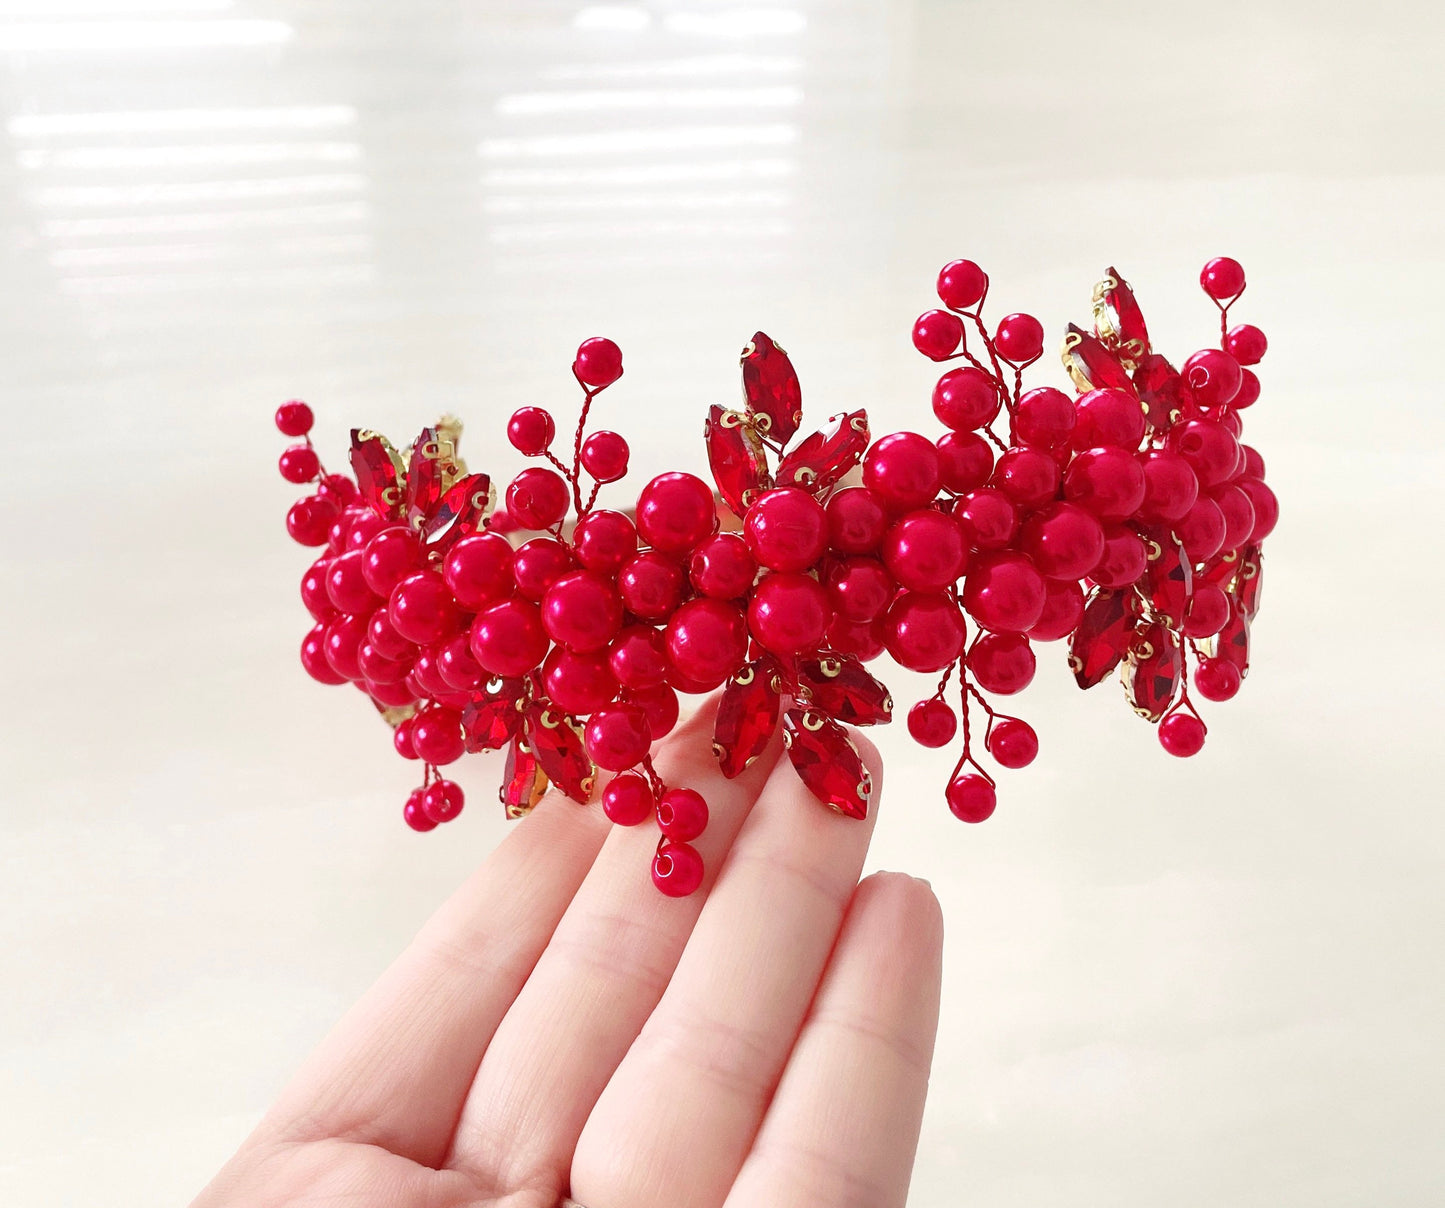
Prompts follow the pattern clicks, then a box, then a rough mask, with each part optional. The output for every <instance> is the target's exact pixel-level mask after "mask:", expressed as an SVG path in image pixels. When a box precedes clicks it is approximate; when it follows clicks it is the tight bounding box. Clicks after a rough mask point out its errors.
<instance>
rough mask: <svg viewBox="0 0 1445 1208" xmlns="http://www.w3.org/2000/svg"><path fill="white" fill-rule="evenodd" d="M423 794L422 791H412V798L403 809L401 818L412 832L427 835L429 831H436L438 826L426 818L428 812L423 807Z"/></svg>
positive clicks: (410, 797) (409, 798)
mask: <svg viewBox="0 0 1445 1208" xmlns="http://www.w3.org/2000/svg"><path fill="white" fill-rule="evenodd" d="M422 792H423V790H421V789H412V791H411V796H409V797H408V798H407V799H406V805H404V806H403V807H402V810H401V816H402V817H403V818H404V819H405V820H406V824H407V825H408V826H409V827H411V829H412V830H414V831H418V832H420V833H422V834H425V833H426V832H427V831H429V830H436V825H437V824H436V823H435V822H433V821H432V820H431V819H430V818H428V817H427V816H426V811H424V810H423V809H422V807H421V798H422Z"/></svg>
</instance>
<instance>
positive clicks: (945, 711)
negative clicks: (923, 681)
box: [908, 697, 958, 747]
mask: <svg viewBox="0 0 1445 1208" xmlns="http://www.w3.org/2000/svg"><path fill="white" fill-rule="evenodd" d="M957 732H958V717H957V716H956V715H955V714H954V712H953V710H952V709H950V708H949V707H948V704H947V702H945V701H942V700H939V699H938V698H937V697H930V698H929V699H928V700H921V701H919V702H918V703H917V704H916V705H914V706H913V708H911V709H909V710H908V733H909V734H910V735H912V737H913V741H914V742H916V743H918V744H919V745H920V746H924V747H944V746H947V745H948V744H949V743H951V742H952V741H953V736H954V734H956V733H957Z"/></svg>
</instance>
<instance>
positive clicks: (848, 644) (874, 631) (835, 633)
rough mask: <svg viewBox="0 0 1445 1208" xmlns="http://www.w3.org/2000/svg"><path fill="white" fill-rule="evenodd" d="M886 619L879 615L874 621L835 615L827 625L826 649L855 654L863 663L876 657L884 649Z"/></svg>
mask: <svg viewBox="0 0 1445 1208" xmlns="http://www.w3.org/2000/svg"><path fill="white" fill-rule="evenodd" d="M886 621H887V618H886V617H879V618H878V619H877V620H876V621H850V620H848V619H847V618H846V617H840V616H835V617H834V618H833V621H832V624H830V625H829V626H828V637H827V643H828V649H829V650H836V651H837V652H838V653H839V654H851V655H855V656H856V657H858V658H860V659H862V660H863V661H864V662H865V663H866V662H868V660H869V659H876V658H877V657H878V656H879V655H880V654H882V653H883V650H884V646H883V638H884V631H885V629H886V628H887V625H886Z"/></svg>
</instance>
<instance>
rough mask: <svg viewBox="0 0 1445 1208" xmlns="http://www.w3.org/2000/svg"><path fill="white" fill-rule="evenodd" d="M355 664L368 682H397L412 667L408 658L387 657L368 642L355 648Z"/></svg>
mask: <svg viewBox="0 0 1445 1208" xmlns="http://www.w3.org/2000/svg"><path fill="white" fill-rule="evenodd" d="M356 665H357V667H358V668H359V669H360V671H361V674H362V676H363V677H365V679H366V682H367V683H368V684H399V683H401V682H402V680H404V679H406V677H407V674H408V673H409V672H410V671H411V669H412V668H411V662H410V661H409V660H405V659H391V658H387V657H386V655H384V654H382V653H381V651H379V650H377V648H376V647H375V646H373V645H372V644H371V643H370V642H362V643H361V645H360V646H358V647H357V648H356Z"/></svg>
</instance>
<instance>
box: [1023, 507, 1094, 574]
mask: <svg viewBox="0 0 1445 1208" xmlns="http://www.w3.org/2000/svg"><path fill="white" fill-rule="evenodd" d="M1021 543H1022V546H1023V551H1024V553H1026V554H1028V556H1029V557H1030V558H1032V559H1033V561H1034V565H1035V566H1037V567H1038V568H1039V571H1040V572H1041V573H1042V574H1044V575H1045V576H1047V577H1048V578H1050V579H1067V580H1076V579H1082V578H1083V577H1084V576H1085V575H1087V574H1088V573H1089V572H1090V571H1091V570H1093V569H1094V567H1095V566H1097V565H1098V563H1099V559H1100V558H1102V557H1103V556H1104V526H1103V525H1102V524H1100V523H1099V521H1098V520H1097V519H1096V518H1095V516H1094V514H1093V513H1092V512H1088V511H1085V510H1084V509H1083V508H1081V507H1080V506H1079V505H1078V504H1076V503H1052V504H1050V505H1049V506H1048V507H1046V508H1043V509H1041V510H1040V511H1037V512H1035V513H1034V514H1033V515H1032V516H1030V517H1029V518H1028V520H1027V521H1026V522H1025V523H1024V526H1023V533H1022V542H1021Z"/></svg>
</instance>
